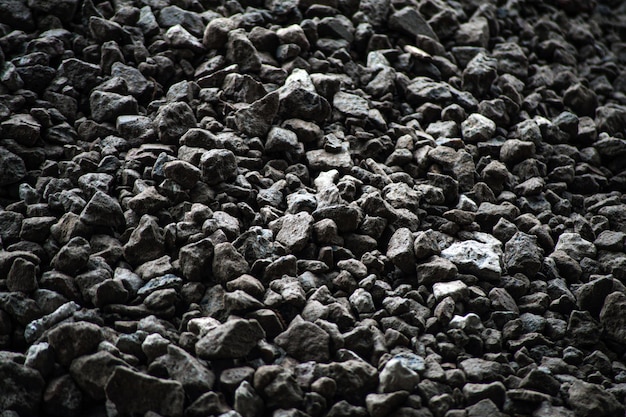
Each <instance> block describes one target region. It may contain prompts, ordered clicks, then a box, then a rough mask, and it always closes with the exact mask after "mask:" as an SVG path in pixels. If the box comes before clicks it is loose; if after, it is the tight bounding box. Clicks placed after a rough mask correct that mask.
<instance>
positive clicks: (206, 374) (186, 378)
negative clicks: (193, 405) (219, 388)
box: [142, 345, 215, 400]
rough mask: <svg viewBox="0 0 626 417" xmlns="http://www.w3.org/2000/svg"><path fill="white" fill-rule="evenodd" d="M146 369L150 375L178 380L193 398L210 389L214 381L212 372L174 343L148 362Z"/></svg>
mask: <svg viewBox="0 0 626 417" xmlns="http://www.w3.org/2000/svg"><path fill="white" fill-rule="evenodd" d="M142 347H143V346H142ZM148 371H149V372H150V375H152V376H156V377H159V378H163V379H172V380H175V381H178V382H180V383H181V384H182V386H183V388H184V390H185V393H186V394H187V396H189V398H191V399H193V400H195V399H196V398H198V397H199V396H200V395H202V394H204V393H205V392H208V391H210V390H211V389H212V388H213V383H214V382H215V375H214V374H213V372H211V371H210V370H209V369H207V367H206V366H205V365H204V364H203V363H201V362H200V361H199V360H198V359H196V358H194V357H193V356H191V355H190V354H189V353H187V352H185V351H184V350H183V349H181V348H179V347H177V346H174V345H169V346H168V347H167V353H166V354H165V355H162V356H159V357H158V358H156V359H155V360H154V361H153V362H152V363H150V366H149V368H148Z"/></svg>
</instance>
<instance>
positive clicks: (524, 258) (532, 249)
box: [504, 232, 543, 279]
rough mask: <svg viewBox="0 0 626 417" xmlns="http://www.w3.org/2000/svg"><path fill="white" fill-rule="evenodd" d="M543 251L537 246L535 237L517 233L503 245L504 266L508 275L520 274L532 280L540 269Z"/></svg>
mask: <svg viewBox="0 0 626 417" xmlns="http://www.w3.org/2000/svg"><path fill="white" fill-rule="evenodd" d="M542 262H543V250H542V249H541V248H540V247H539V245H538V244H537V237H536V236H533V235H529V234H526V233H524V232H517V233H515V235H513V237H512V238H511V239H509V241H508V242H506V244H505V245H504V265H505V266H506V269H507V271H508V272H509V274H516V273H518V272H519V273H522V274H524V275H526V276H527V277H529V278H531V279H532V278H533V277H534V276H535V274H536V273H537V272H538V271H539V268H541V263H542Z"/></svg>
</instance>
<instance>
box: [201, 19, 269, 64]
mask: <svg viewBox="0 0 626 417" xmlns="http://www.w3.org/2000/svg"><path fill="white" fill-rule="evenodd" d="M205 38H206V32H205ZM220 47H221V45H220ZM226 59H227V60H228V61H229V62H232V63H235V64H237V65H239V70H240V71H241V72H259V71H260V70H261V59H260V58H259V55H258V52H257V50H256V48H255V47H254V45H253V44H252V42H250V40H249V39H248V38H247V36H246V35H245V31H244V30H243V29H235V30H232V31H230V32H229V33H228V42H227V43H226Z"/></svg>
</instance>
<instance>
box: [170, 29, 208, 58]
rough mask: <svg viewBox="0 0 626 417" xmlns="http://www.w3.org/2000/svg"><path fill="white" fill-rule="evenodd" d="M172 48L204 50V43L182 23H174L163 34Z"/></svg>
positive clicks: (197, 51) (198, 51) (194, 50)
mask: <svg viewBox="0 0 626 417" xmlns="http://www.w3.org/2000/svg"><path fill="white" fill-rule="evenodd" d="M163 37H164V38H165V40H166V41H167V42H168V44H169V45H170V46H171V47H172V48H176V49H188V50H190V51H193V52H196V53H202V52H204V45H202V42H200V40H199V39H198V38H196V37H195V36H193V35H192V34H191V33H189V31H187V29H185V28H184V27H183V26H182V25H174V26H172V27H171V28H169V29H168V30H167V31H166V32H165V33H164V35H163Z"/></svg>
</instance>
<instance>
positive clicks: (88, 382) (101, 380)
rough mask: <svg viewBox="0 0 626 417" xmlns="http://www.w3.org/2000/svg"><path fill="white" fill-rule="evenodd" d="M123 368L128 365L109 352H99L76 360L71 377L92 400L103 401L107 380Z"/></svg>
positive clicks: (71, 369)
mask: <svg viewBox="0 0 626 417" xmlns="http://www.w3.org/2000/svg"><path fill="white" fill-rule="evenodd" d="M121 366H128V364H127V363H126V362H124V361H123V360H121V359H120V358H118V357H116V356H113V355H112V354H111V353H109V352H107V351H99V352H97V353H94V354H91V355H84V356H81V357H79V358H76V359H75V360H74V361H73V362H72V364H71V366H70V375H71V376H72V378H73V379H74V381H76V384H77V385H78V386H79V387H80V389H81V390H82V391H83V392H85V393H86V394H87V395H88V396H89V397H90V398H92V399H94V400H103V399H104V398H105V393H104V387H105V386H106V383H107V380H108V379H109V378H110V377H111V375H112V374H113V371H114V370H115V369H117V368H118V367H121Z"/></svg>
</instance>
